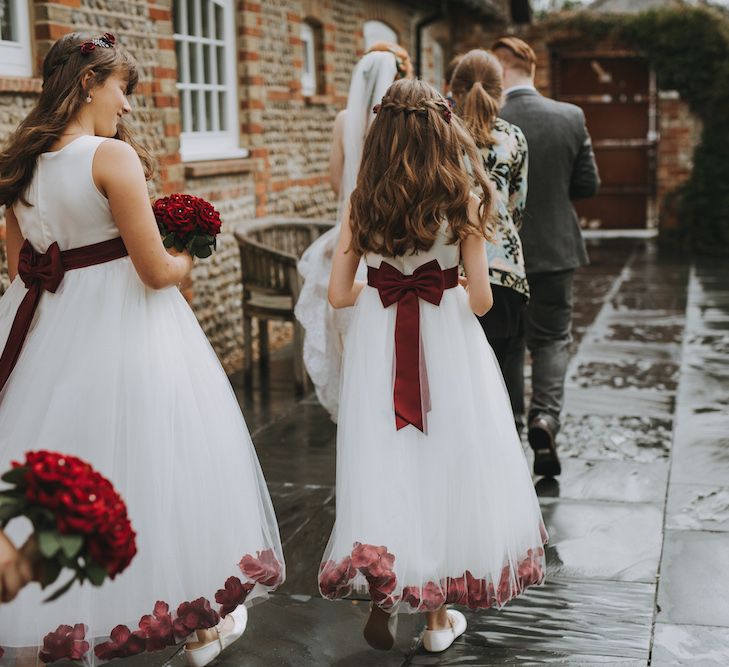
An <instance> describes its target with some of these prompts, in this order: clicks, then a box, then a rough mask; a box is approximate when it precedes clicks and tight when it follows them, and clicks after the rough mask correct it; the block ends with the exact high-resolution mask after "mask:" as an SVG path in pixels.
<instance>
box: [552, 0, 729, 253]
mask: <svg viewBox="0 0 729 667" xmlns="http://www.w3.org/2000/svg"><path fill="white" fill-rule="evenodd" d="M547 25H548V27H549V28H551V29H566V30H567V31H569V32H570V33H576V34H579V35H580V36H582V37H587V38H590V39H592V40H595V41H604V40H605V41H610V42H614V43H618V44H623V45H627V46H630V47H632V48H634V49H636V50H637V51H638V52H640V53H642V54H643V55H644V56H645V57H646V58H647V59H648V61H649V62H650V64H651V66H652V67H653V69H654V71H655V72H656V78H657V82H658V86H659V87H660V88H662V89H664V90H677V91H678V93H679V94H680V96H681V98H682V99H683V100H685V101H686V102H687V103H688V105H689V107H690V108H691V110H692V111H693V112H694V113H695V114H697V116H698V117H699V118H700V119H701V120H702V122H703V124H704V129H703V132H702V137H701V142H700V143H699V145H698V146H697V147H696V150H695V151H694V156H693V162H694V168H693V172H692V174H691V176H690V178H689V180H688V181H687V182H686V183H685V184H684V185H682V186H681V187H680V188H679V189H678V191H677V192H675V193H672V196H671V199H672V200H675V201H676V203H677V208H678V211H679V218H680V225H681V226H680V229H679V232H678V239H677V240H679V241H680V242H682V243H690V244H691V245H692V246H693V247H694V248H695V249H697V250H701V251H705V252H712V253H722V254H729V158H728V157H727V156H729V19H727V15H726V14H725V13H723V12H720V11H717V10H714V9H710V8H707V7H684V8H678V9H676V8H662V9H654V10H650V11H646V12H642V13H640V14H635V15H600V14H593V13H589V12H580V13H578V14H574V15H568V16H564V15H563V16H559V17H557V18H555V19H552V20H550V21H548V23H547Z"/></svg>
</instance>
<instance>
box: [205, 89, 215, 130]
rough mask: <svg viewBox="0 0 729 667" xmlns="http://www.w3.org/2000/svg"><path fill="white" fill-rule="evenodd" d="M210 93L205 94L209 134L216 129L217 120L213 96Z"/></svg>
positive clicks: (206, 120)
mask: <svg viewBox="0 0 729 667" xmlns="http://www.w3.org/2000/svg"><path fill="white" fill-rule="evenodd" d="M214 94H215V93H211V92H210V91H208V92H207V93H205V122H206V126H207V130H208V132H209V131H211V130H214V129H215V119H214V118H213V95H214Z"/></svg>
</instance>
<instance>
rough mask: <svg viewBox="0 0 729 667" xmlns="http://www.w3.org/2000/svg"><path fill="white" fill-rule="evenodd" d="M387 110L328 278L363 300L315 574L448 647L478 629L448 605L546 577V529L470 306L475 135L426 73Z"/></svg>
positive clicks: (480, 281) (347, 361) (514, 591)
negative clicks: (413, 620) (330, 509)
mask: <svg viewBox="0 0 729 667" xmlns="http://www.w3.org/2000/svg"><path fill="white" fill-rule="evenodd" d="M375 111H376V113H377V118H376V120H375V121H374V123H373V124H372V127H371V129H370V131H369V134H368V136H367V139H366V142H365V146H364V150H363V155H364V159H363V162H362V166H361V169H360V172H359V176H358V179H357V187H356V189H355V191H354V193H353V194H352V198H351V207H350V211H349V215H348V219H345V221H344V222H343V224H342V233H341V236H340V240H339V244H338V246H337V250H336V252H335V256H334V264H333V270H332V276H331V281H330V284H329V299H330V302H331V304H332V305H333V306H334V307H335V308H342V307H346V306H351V305H353V304H354V305H355V308H354V313H353V318H352V322H351V325H350V328H349V331H348V334H347V338H346V340H345V352H344V360H343V379H342V388H341V395H340V408H339V430H338V434H337V514H336V523H335V526H334V530H333V532H332V535H331V538H330V540H329V544H328V545H327V548H326V551H325V554H324V557H323V560H322V564H321V567H320V572H319V587H320V590H321V592H322V594H323V595H324V596H325V597H327V598H330V599H334V598H340V597H344V596H346V595H349V594H351V593H353V592H357V593H359V594H364V593H369V595H370V596H371V598H372V608H371V612H370V617H369V619H368V622H367V625H366V626H365V630H364V634H365V639H366V640H367V641H368V642H369V643H370V644H371V645H372V646H373V647H375V648H379V649H389V648H391V647H392V646H393V643H394V639H395V625H396V623H395V621H396V619H397V614H398V613H399V612H426V614H427V629H426V631H425V634H424V638H423V643H424V646H425V648H426V649H427V650H428V651H433V652H437V651H442V650H444V649H446V648H447V647H448V646H450V645H451V643H452V642H453V640H454V639H455V638H456V637H458V636H459V635H460V634H462V633H463V632H464V631H465V629H466V620H465V617H464V616H463V614H461V613H460V612H458V611H456V610H453V609H448V608H447V607H446V605H448V604H456V605H464V606H467V607H469V608H471V609H484V608H487V607H491V606H494V605H495V606H497V607H500V606H502V605H504V604H506V603H507V602H508V601H509V600H511V599H512V598H513V597H515V596H516V595H518V594H520V593H521V592H522V591H524V589H526V588H527V587H528V586H532V585H538V584H540V583H541V582H542V581H543V578H544V565H545V563H544V549H543V544H544V542H545V540H546V537H547V536H546V532H545V530H544V525H543V523H542V517H541V513H540V510H539V504H538V502H537V498H536V495H535V493H534V488H533V486H532V481H531V477H530V474H529V471H528V469H527V464H526V460H525V458H524V453H523V451H522V448H521V444H520V442H519V437H518V436H517V433H516V430H515V428H514V419H513V416H512V413H511V408H510V406H509V399H508V397H507V395H506V392H505V389H504V383H503V379H502V377H501V374H500V372H499V368H498V365H497V363H496V360H495V358H494V355H493V352H492V351H491V348H490V347H489V345H488V342H487V341H486V338H485V337H484V335H483V331H482V330H481V327H480V325H479V323H478V321H477V320H476V318H475V317H473V313H476V314H477V315H483V314H484V313H485V312H486V311H487V310H488V309H489V308H490V306H491V304H492V295H491V289H490V286H489V278H488V265H487V260H486V251H485V247H484V244H485V240H486V239H487V238H489V237H490V234H491V230H490V227H489V220H490V204H491V201H490V200H491V197H492V196H491V194H490V193H491V188H490V186H489V185H488V183H487V181H486V178H485V174H484V173H483V170H482V168H481V166H480V165H481V160H480V158H479V157H478V156H477V153H476V148H475V145H474V143H473V140H472V139H471V138H470V137H469V135H468V134H467V133H466V131H465V130H464V129H463V127H462V126H461V125H460V123H459V122H458V120H457V119H456V118H455V117H452V116H451V113H450V108H449V106H448V103H447V102H446V101H445V100H444V99H443V98H442V97H441V96H440V95H439V94H438V93H437V92H436V91H435V90H434V89H433V88H431V87H430V86H429V85H428V84H426V83H423V82H422V81H408V80H403V81H397V82H395V83H394V84H393V85H392V86H391V87H390V88H389V90H388V91H387V93H386V95H385V96H384V97H383V99H382V103H381V104H379V105H377V107H375ZM464 151H465V153H466V154H467V155H468V158H469V160H470V163H471V164H472V165H474V170H475V172H476V179H477V180H478V182H479V183H480V185H481V187H482V189H483V192H484V193H485V200H484V201H479V199H478V198H477V197H475V196H474V195H472V194H471V193H470V189H471V183H470V177H469V173H468V171H467V169H466V167H465V165H464V159H463V154H464ZM360 257H364V259H365V261H366V263H367V266H368V275H367V282H366V284H365V283H364V282H362V283H360V282H358V281H356V280H355V272H356V269H357V264H358V262H359V259H360ZM461 261H462V262H463V265H464V267H465V272H466V278H465V279H461V280H460V281H459V277H458V267H459V263H460V262H461ZM459 282H460V283H461V284H459ZM464 285H465V287H464Z"/></svg>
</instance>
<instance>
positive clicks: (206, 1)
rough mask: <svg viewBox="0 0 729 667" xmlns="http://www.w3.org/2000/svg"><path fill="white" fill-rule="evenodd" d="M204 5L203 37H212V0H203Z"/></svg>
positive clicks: (202, 8)
mask: <svg viewBox="0 0 729 667" xmlns="http://www.w3.org/2000/svg"><path fill="white" fill-rule="evenodd" d="M201 5H202V7H201V9H200V11H201V12H202V17H201V18H202V34H203V37H210V15H209V12H210V2H209V0H203V1H202V3H201Z"/></svg>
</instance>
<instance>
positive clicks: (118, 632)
mask: <svg viewBox="0 0 729 667" xmlns="http://www.w3.org/2000/svg"><path fill="white" fill-rule="evenodd" d="M146 646H147V642H146V639H145V638H144V635H143V633H142V632H141V631H140V630H135V631H134V632H132V631H131V630H130V629H129V628H128V627H127V626H126V625H117V626H116V627H115V628H114V629H113V630H112V631H111V639H110V640H109V641H108V642H104V643H103V644H97V645H96V646H95V647H94V654H95V655H96V657H97V658H99V660H111V659H113V658H128V657H129V656H131V655H139V654H140V653H144V651H145V649H146Z"/></svg>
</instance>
